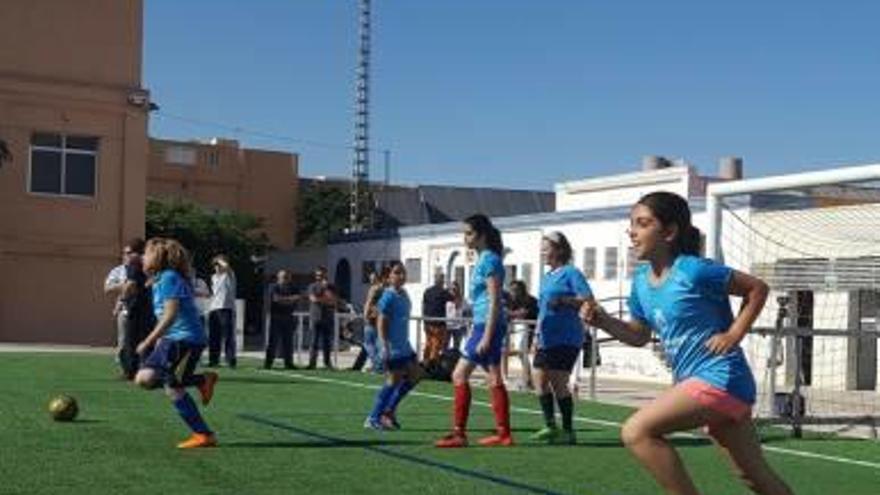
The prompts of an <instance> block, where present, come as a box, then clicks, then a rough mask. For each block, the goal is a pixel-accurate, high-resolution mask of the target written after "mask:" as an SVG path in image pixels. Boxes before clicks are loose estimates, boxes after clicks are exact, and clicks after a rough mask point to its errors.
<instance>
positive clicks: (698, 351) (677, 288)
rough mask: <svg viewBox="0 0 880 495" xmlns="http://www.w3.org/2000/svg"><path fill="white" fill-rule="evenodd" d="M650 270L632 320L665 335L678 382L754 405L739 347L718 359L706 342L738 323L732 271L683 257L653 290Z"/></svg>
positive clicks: (634, 297)
mask: <svg viewBox="0 0 880 495" xmlns="http://www.w3.org/2000/svg"><path fill="white" fill-rule="evenodd" d="M649 271H650V266H648V265H643V266H640V267H639V268H638V269H637V271H636V273H635V275H634V277H633V285H632V292H631V294H630V298H629V310H630V313H631V314H632V316H633V318H635V319H636V320H640V321H642V322H644V323H646V324H647V325H648V326H649V327H651V328H652V329H653V330H654V331H655V332H657V334H659V336H660V341H661V343H662V345H663V349H664V351H665V353H666V358H667V360H668V362H669V364H670V366H671V367H672V372H673V375H674V377H675V381H676V382H680V381H682V380H685V379H687V378H691V377H694V378H698V379H700V380H703V381H704V382H706V383H708V384H710V385H712V386H714V387H717V388H719V389H722V390H725V391H727V392H729V393H730V394H732V395H733V396H735V397H737V398H739V399H741V400H743V401H745V402H747V403H749V404H753V403H754V402H755V379H754V377H753V376H752V372H751V369H750V368H749V365H748V362H747V361H746V358H745V355H744V354H743V351H742V348H740V347H739V346H736V347H735V348H733V349H731V350H730V351H729V352H727V353H726V354H721V355H719V354H714V353H713V352H711V351H710V350H709V349H708V348H707V347H706V342H707V341H708V340H709V339H710V338H711V337H712V336H713V335H716V334H719V333H723V332H726V331H727V330H728V329H729V328H730V325H731V324H732V323H733V312H732V311H731V309H730V299H729V298H728V292H727V289H728V285H729V284H730V278H731V276H732V274H733V270H731V269H730V268H728V267H727V266H724V265H722V264H719V263H715V262H713V261H711V260H708V259H705V258H700V257H697V256H689V255H680V256H678V257H677V258H676V259H675V261H674V262H673V265H672V267H671V268H670V270H669V273H668V275H667V277H666V278H665V279H664V280H663V281H662V282H661V283H659V285H656V286H655V285H653V284H652V283H651V281H650V280H649Z"/></svg>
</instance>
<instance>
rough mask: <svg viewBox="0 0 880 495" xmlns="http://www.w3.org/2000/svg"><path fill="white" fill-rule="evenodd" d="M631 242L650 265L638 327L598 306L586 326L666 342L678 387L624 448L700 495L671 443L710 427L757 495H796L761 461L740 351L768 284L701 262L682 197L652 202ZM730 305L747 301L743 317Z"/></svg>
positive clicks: (590, 307)
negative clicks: (683, 433)
mask: <svg viewBox="0 0 880 495" xmlns="http://www.w3.org/2000/svg"><path fill="white" fill-rule="evenodd" d="M629 236H630V240H631V241H632V247H633V250H634V251H635V255H636V257H638V258H639V259H640V260H642V261H644V262H645V263H644V264H643V265H642V266H640V267H639V268H638V269H637V270H636V272H635V273H634V275H633V282H632V291H631V293H630V297H629V310H630V316H631V319H630V320H629V321H623V320H620V319H618V318H615V317H613V316H610V315H609V314H607V313H605V311H603V310H602V307H601V306H599V305H598V304H597V303H596V302H595V301H593V300H588V301H586V302H585V303H584V304H583V306H582V307H581V316H582V317H583V318H584V320H585V321H586V322H587V323H589V324H590V325H593V326H595V327H598V328H601V329H603V330H605V331H606V332H608V333H610V334H611V335H613V336H614V337H617V338H618V339H620V340H621V341H623V342H625V343H627V344H630V345H635V346H643V345H645V344H646V343H648V341H649V340H650V339H651V332H656V333H657V334H658V335H659V337H660V341H661V342H662V344H663V348H664V350H665V352H666V358H667V362H668V363H669V364H670V365H671V367H672V372H673V378H674V379H675V383H676V384H675V386H673V387H672V388H671V389H669V390H667V391H666V392H664V393H663V394H661V395H660V396H659V397H658V398H657V399H656V400H654V402H651V403H650V404H648V405H646V406H644V407H642V408H641V409H639V410H638V411H636V413H635V414H633V415H632V416H631V417H630V418H629V419H628V420H627V421H626V423H624V425H623V428H622V429H621V437H622V439H623V443H624V444H625V445H626V446H627V448H628V449H629V450H630V451H631V452H632V453H633V454H634V455H635V457H636V458H637V459H638V460H639V461H640V462H641V463H642V465H643V466H644V467H645V468H646V469H647V470H648V471H649V472H650V473H651V474H652V475H653V476H654V478H655V479H656V480H657V482H658V483H659V484H660V485H661V486H662V488H663V489H664V490H665V491H666V492H668V493H675V494H681V495H684V494H687V495H695V494H697V493H698V492H697V488H696V486H695V485H694V482H693V481H692V480H691V478H690V476H689V475H688V473H687V471H685V469H684V466H683V464H682V462H681V459H680V458H679V457H678V454H677V453H676V451H675V449H674V448H673V447H672V445H670V443H669V442H668V441H667V439H666V436H667V435H668V434H671V433H673V432H676V431H687V430H692V429H694V428H697V427H706V428H707V430H708V433H709V435H710V436H711V437H712V439H713V440H714V441H715V443H716V444H717V445H718V446H719V447H720V448H721V450H722V451H723V452H724V454H725V456H726V457H727V458H728V459H729V460H730V462H731V463H732V464H733V467H734V470H735V471H736V473H737V474H738V475H739V477H740V478H742V479H743V481H744V482H745V483H746V485H748V487H749V488H750V489H752V491H754V492H756V493H761V494H774V495H790V494H791V493H792V492H791V489H790V488H789V487H788V486H787V485H786V484H785V482H784V481H782V480H781V479H780V478H779V477H778V476H777V475H776V473H775V472H774V471H773V469H772V468H771V467H770V465H768V464H767V462H766V460H765V459H764V456H763V453H762V451H761V444H760V442H759V441H758V436H757V434H756V432H755V427H754V425H753V424H752V415H751V412H752V404H754V402H755V379H754V377H753V376H752V371H751V369H750V368H749V364H748V362H746V359H745V356H744V354H743V351H742V348H740V345H739V343H740V341H741V340H742V339H743V337H745V335H746V333H748V331H749V329H750V328H751V326H752V324H753V323H754V322H755V319H756V318H757V317H758V315H759V314H760V313H761V309H762V308H763V307H764V302H765V301H766V300H767V293H768V291H769V289H768V287H767V284H765V283H764V282H763V281H761V280H759V279H757V278H755V277H752V276H751V275H747V274H745V273H742V272H738V271H736V270H733V269H731V268H729V267H727V266H724V265H722V264H719V263H716V262H714V261H712V260H708V259H705V258H702V257H700V231H699V230H698V229H697V228H696V227H694V226H693V225H692V224H691V211H690V208H689V207H688V204H687V201H685V199H684V198H682V197H681V196H678V195H677V194H673V193H668V192H654V193H651V194H648V195H646V196H644V197H642V198H641V199H640V200H639V201H638V203H636V205H635V206H633V208H632V211H631V213H630V230H629ZM730 296H738V297H741V298H742V299H743V303H742V306H741V309H740V312H739V314H738V315H737V316H736V317H734V316H733V312H732V311H731V308H730Z"/></svg>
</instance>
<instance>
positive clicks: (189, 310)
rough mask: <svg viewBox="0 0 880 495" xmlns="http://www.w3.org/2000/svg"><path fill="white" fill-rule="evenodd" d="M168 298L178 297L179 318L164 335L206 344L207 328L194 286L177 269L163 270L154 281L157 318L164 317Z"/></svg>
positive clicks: (154, 306)
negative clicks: (201, 316) (198, 306)
mask: <svg viewBox="0 0 880 495" xmlns="http://www.w3.org/2000/svg"><path fill="white" fill-rule="evenodd" d="M168 299H177V302H178V308H177V318H175V319H174V322H173V323H172V324H171V326H170V327H169V328H168V330H167V331H166V332H165V335H164V336H163V337H164V338H166V339H169V340H182V341H186V342H190V343H192V344H199V345H204V344H205V329H204V328H202V320H201V318H200V317H199V310H198V308H197V307H196V303H195V299H193V290H192V286H191V285H190V284H189V282H187V281H186V280H184V278H183V277H182V276H180V274H179V273H177V271H176V270H162V271H161V272H159V274H158V275H156V278H155V281H154V282H153V314H155V315H156V319H157V320H161V319H162V313H164V312H165V301H166V300H168Z"/></svg>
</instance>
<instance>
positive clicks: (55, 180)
mask: <svg viewBox="0 0 880 495" xmlns="http://www.w3.org/2000/svg"><path fill="white" fill-rule="evenodd" d="M31 192H37V193H52V194H61V153H60V152H56V151H38V150H32V151H31Z"/></svg>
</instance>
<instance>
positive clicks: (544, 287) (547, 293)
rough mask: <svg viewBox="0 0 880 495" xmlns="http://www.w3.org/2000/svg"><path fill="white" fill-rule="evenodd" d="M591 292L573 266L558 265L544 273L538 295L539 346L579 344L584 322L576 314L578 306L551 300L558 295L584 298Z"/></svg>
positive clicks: (582, 275)
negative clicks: (556, 302)
mask: <svg viewBox="0 0 880 495" xmlns="http://www.w3.org/2000/svg"><path fill="white" fill-rule="evenodd" d="M592 295H593V291H592V290H590V284H588V283H587V279H586V278H584V274H583V273H581V272H580V270H578V269H577V268H575V267H574V266H572V265H563V266H560V267H559V268H556V269H555V270H552V271H550V272H548V273H547V274H546V275H544V277H543V278H542V279H541V290H540V292H539V297H538V333H537V334H538V348H539V349H548V348H550V347H557V346H572V347H581V346H582V345H583V344H584V325H583V323H581V319H580V317H579V316H578V310H579V308H575V307H573V306H571V305H556V304H555V303H554V301H555V300H558V299H559V298H561V297H576V298H586V297H589V296H592Z"/></svg>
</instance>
